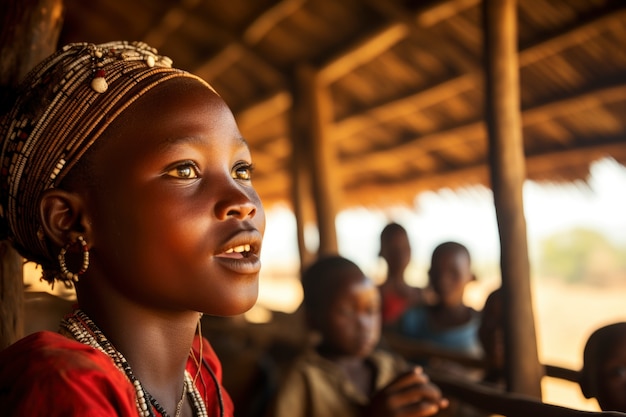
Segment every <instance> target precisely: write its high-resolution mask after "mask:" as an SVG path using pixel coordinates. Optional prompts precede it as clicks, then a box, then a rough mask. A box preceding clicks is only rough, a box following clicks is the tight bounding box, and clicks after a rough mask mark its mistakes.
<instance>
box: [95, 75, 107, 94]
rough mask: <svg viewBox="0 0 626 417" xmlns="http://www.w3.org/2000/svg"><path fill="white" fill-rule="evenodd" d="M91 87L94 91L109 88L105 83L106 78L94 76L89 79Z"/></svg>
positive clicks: (99, 91) (101, 91)
mask: <svg viewBox="0 0 626 417" xmlns="http://www.w3.org/2000/svg"><path fill="white" fill-rule="evenodd" d="M91 88H92V89H93V91H95V92H96V93H104V92H105V91H107V89H108V88H109V85H108V84H107V80H105V79H104V77H96V78H94V79H93V80H91Z"/></svg>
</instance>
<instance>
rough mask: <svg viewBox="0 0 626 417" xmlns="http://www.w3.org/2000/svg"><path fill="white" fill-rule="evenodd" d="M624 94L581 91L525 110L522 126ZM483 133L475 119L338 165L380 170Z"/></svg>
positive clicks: (624, 88)
mask: <svg viewBox="0 0 626 417" xmlns="http://www.w3.org/2000/svg"><path fill="white" fill-rule="evenodd" d="M624 97H626V84H617V85H614V86H609V87H604V88H599V89H586V90H582V91H579V92H577V93H575V94H572V95H569V96H567V97H564V98H561V99H559V100H553V101H550V102H547V103H543V104H541V105H537V106H533V107H529V108H527V109H524V111H523V113H522V126H524V127H526V126H532V125H533V124H535V123H539V122H542V121H544V120H550V119H554V118H556V117H559V116H563V115H567V114H571V113H573V112H575V111H577V110H579V109H580V108H581V106H588V107H597V106H598V103H607V102H618V101H621V100H623V99H624ZM485 135H486V132H485V125H484V121H483V120H482V119H477V120H474V121H472V122H469V123H467V124H464V125H462V126H457V127H454V128H452V129H448V130H443V131H439V132H434V133H432V134H429V135H425V136H420V137H416V138H415V139H413V140H411V141H407V142H404V143H402V144H400V145H398V146H395V147H392V148H389V149H386V150H379V151H376V152H368V153H367V154H359V155H355V156H352V157H350V158H347V159H344V160H342V161H341V164H340V167H341V170H342V171H343V172H345V175H348V174H350V175H354V174H355V173H358V172H361V171H362V170H363V169H366V170H368V171H369V170H380V169H383V168H384V167H385V166H387V165H388V164H389V161H390V160H393V161H396V163H400V164H401V163H402V161H404V160H411V159H415V158H416V155H419V154H423V153H427V152H429V151H432V150H437V149H439V148H441V144H442V143H446V146H449V147H451V146H455V144H457V143H458V144H460V143H463V142H465V141H466V140H467V138H472V137H477V136H481V137H483V138H484V137H486V136H485ZM444 140H445V142H444Z"/></svg>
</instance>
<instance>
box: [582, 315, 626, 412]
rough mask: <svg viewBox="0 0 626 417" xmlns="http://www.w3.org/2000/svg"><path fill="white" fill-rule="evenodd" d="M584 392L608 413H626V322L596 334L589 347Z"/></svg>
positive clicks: (585, 364) (603, 328)
mask: <svg viewBox="0 0 626 417" xmlns="http://www.w3.org/2000/svg"><path fill="white" fill-rule="evenodd" d="M580 388H581V390H582V392H583V394H584V395H585V397H586V398H594V397H595V398H596V399H597V400H598V404H599V405H600V408H602V410H605V411H609V410H610V411H620V412H626V322H621V323H615V324H611V325H608V326H604V327H601V328H599V329H597V330H596V331H594V332H593V333H592V334H591V336H590V337H589V339H588V340H587V344H586V345H585V351H584V354H583V369H582V371H581V381H580Z"/></svg>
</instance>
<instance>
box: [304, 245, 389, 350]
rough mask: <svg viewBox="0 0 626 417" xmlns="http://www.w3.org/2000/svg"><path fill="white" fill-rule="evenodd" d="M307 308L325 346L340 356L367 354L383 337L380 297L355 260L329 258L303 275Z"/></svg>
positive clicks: (317, 263)
mask: <svg viewBox="0 0 626 417" xmlns="http://www.w3.org/2000/svg"><path fill="white" fill-rule="evenodd" d="M302 287H303V289H304V307H305V309H306V314H307V319H308V322H309V325H310V327H311V328H312V329H314V330H317V331H319V332H320V333H321V336H322V347H323V349H324V350H325V351H327V352H330V353H332V354H336V355H342V356H343V355H348V356H359V357H365V356H367V355H368V354H369V353H370V352H371V351H372V350H373V349H374V348H375V347H376V345H377V344H378V342H379V339H380V320H381V319H380V296H379V293H378V289H377V288H376V286H375V285H374V283H373V282H372V281H371V280H370V279H369V278H367V277H366V276H365V275H363V272H362V271H361V270H360V269H359V267H358V266H357V265H356V264H354V263H353V262H351V261H349V260H347V259H345V258H342V257H340V256H330V257H325V258H322V259H320V260H318V261H317V262H315V263H313V265H311V266H309V267H308V268H307V269H306V270H305V271H304V273H303V276H302Z"/></svg>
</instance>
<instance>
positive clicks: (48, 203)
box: [39, 188, 91, 247]
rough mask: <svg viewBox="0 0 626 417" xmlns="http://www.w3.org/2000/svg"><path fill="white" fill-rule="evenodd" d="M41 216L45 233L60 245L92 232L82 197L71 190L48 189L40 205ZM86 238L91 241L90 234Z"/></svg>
mask: <svg viewBox="0 0 626 417" xmlns="http://www.w3.org/2000/svg"><path fill="white" fill-rule="evenodd" d="M39 216H40V218H41V224H42V227H43V230H44V233H45V234H46V236H47V237H48V238H49V239H50V241H51V242H52V243H54V244H55V245H57V246H59V247H63V246H65V245H66V244H67V243H68V242H74V241H76V239H77V237H78V236H79V235H81V236H85V235H89V234H90V232H91V222H89V221H88V219H87V215H86V211H85V204H84V201H83V199H82V197H80V196H79V195H77V194H75V193H72V192H69V191H65V190H61V189H57V188H53V189H49V190H46V191H45V192H44V194H43V196H42V198H41V203H40V205H39ZM85 238H86V239H87V241H90V239H89V237H88V236H85Z"/></svg>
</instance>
